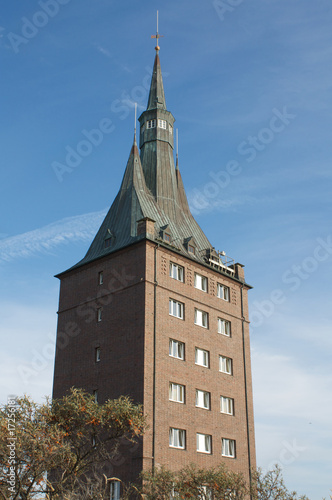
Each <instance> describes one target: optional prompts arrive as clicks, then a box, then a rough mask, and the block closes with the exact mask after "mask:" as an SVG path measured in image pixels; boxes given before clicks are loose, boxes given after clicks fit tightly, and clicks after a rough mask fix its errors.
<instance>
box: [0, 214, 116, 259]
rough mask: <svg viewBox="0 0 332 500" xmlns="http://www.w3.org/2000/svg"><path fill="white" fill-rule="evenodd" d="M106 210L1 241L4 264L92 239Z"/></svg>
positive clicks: (0, 246) (63, 220) (69, 218)
mask: <svg viewBox="0 0 332 500" xmlns="http://www.w3.org/2000/svg"><path fill="white" fill-rule="evenodd" d="M105 215H106V210H101V211H99V212H91V213H88V214H83V215H78V216H75V217H66V218H64V219H61V220H59V221H56V222H53V223H52V224H48V225H47V226H44V227H41V228H39V229H35V230H33V231H29V232H27V233H23V234H19V235H16V236H12V237H10V238H5V239H2V240H0V262H10V261H12V260H13V259H17V258H28V257H32V256H34V255H36V254H38V253H48V252H50V251H51V250H53V249H54V248H56V247H58V246H59V245H64V244H68V243H71V242H74V241H89V240H91V239H92V238H93V237H94V236H95V234H96V231H97V229H98V227H99V225H100V224H101V222H102V220H103V218H104V217H105Z"/></svg>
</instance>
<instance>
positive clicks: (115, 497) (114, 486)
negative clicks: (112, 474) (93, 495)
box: [110, 481, 120, 500]
mask: <svg viewBox="0 0 332 500" xmlns="http://www.w3.org/2000/svg"><path fill="white" fill-rule="evenodd" d="M110 500H120V481H111V482H110Z"/></svg>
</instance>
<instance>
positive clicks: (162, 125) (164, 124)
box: [158, 120, 167, 130]
mask: <svg viewBox="0 0 332 500" xmlns="http://www.w3.org/2000/svg"><path fill="white" fill-rule="evenodd" d="M158 127H159V128H163V129H165V130H166V128H167V122H166V120H158Z"/></svg>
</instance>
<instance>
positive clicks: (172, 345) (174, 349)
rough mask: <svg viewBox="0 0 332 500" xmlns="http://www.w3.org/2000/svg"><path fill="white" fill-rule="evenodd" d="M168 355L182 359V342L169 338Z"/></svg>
mask: <svg viewBox="0 0 332 500" xmlns="http://www.w3.org/2000/svg"><path fill="white" fill-rule="evenodd" d="M169 355H170V356H172V358H177V359H184V343H183V342H179V341H178V340H173V339H169Z"/></svg>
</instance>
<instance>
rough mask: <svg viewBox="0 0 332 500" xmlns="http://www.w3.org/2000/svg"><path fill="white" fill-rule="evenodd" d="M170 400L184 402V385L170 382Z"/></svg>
mask: <svg viewBox="0 0 332 500" xmlns="http://www.w3.org/2000/svg"><path fill="white" fill-rule="evenodd" d="M169 400H170V401H175V402H176V403H184V385H181V384H174V383H173V382H170V383H169Z"/></svg>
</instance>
